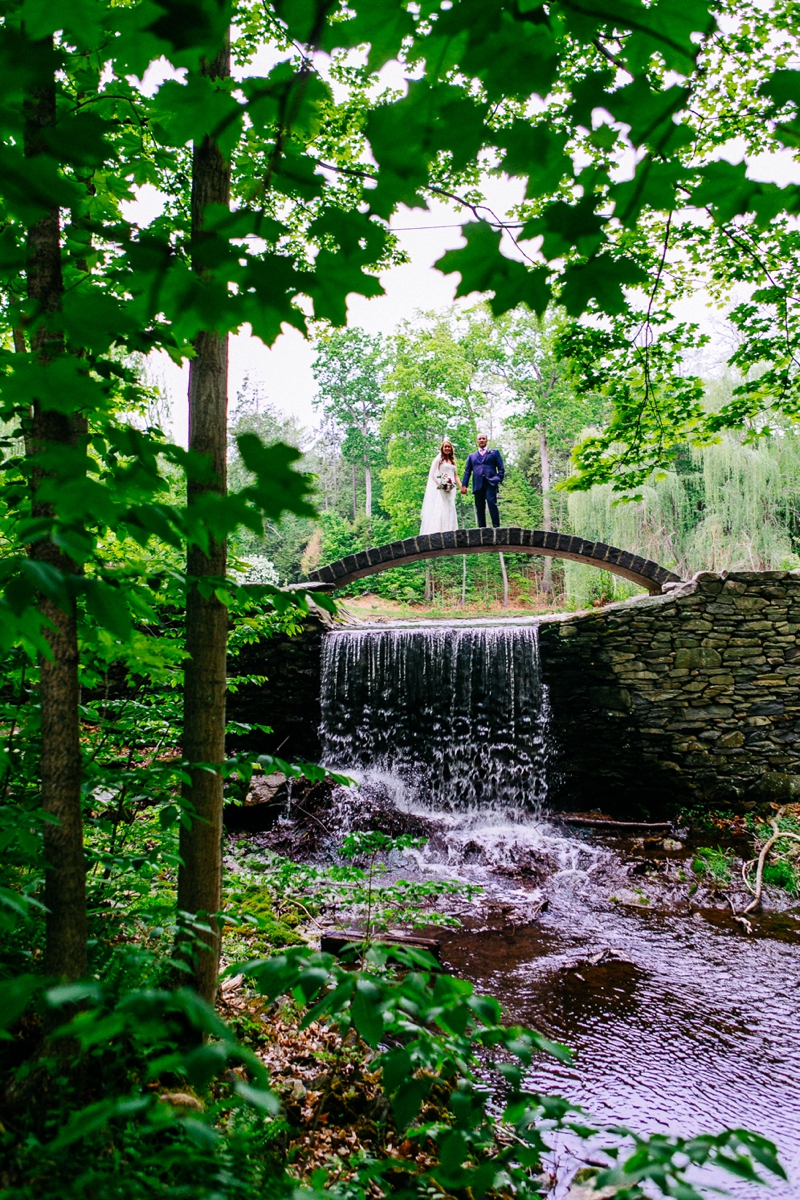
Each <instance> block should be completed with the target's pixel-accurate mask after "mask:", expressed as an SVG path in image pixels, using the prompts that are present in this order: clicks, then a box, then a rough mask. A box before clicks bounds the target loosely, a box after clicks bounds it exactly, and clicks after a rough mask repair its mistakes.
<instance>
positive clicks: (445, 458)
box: [439, 438, 456, 466]
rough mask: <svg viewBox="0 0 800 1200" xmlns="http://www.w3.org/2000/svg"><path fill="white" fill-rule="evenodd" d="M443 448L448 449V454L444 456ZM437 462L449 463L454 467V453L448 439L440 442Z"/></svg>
mask: <svg viewBox="0 0 800 1200" xmlns="http://www.w3.org/2000/svg"><path fill="white" fill-rule="evenodd" d="M445 446H449V447H450V453H449V454H445V452H444V448H445ZM439 461H440V462H451V463H452V464H453V466H455V465H456V452H455V450H454V449H453V443H452V442H451V441H450V438H445V439H444V441H443V442H442V444H441V446H440V447H439Z"/></svg>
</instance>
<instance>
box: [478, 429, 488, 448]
mask: <svg viewBox="0 0 800 1200" xmlns="http://www.w3.org/2000/svg"><path fill="white" fill-rule="evenodd" d="M488 444H489V439H488V437H487V436H486V434H485V433H479V434H478V449H479V450H485V449H486V447H487V445H488Z"/></svg>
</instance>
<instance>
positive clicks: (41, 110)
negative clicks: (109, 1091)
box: [14, 42, 88, 980]
mask: <svg viewBox="0 0 800 1200" xmlns="http://www.w3.org/2000/svg"><path fill="white" fill-rule="evenodd" d="M47 45H48V44H47V43H43V45H42V50H43V51H44V56H45V57H46V56H47ZM49 47H50V48H52V42H51V43H49ZM25 108H26V112H25V119H26V125H25V153H26V155H27V156H28V157H30V158H33V157H35V156H36V155H38V154H41V153H43V152H44V151H45V148H46V141H45V137H44V136H43V135H44V131H45V130H47V129H48V128H49V127H51V126H52V125H54V124H55V119H56V87H55V75H54V76H53V79H52V81H51V80H49V79H48V81H47V83H46V84H44V85H43V86H42V87H41V88H40V89H37V90H35V91H33V92H32V93H31V95H30V98H29V100H28V102H27V103H26V106H25ZM27 291H28V297H29V299H30V300H32V301H33V302H34V304H35V306H36V317H37V318H38V320H37V324H36V325H35V327H34V331H33V334H32V336H31V351H32V352H33V353H34V354H35V355H36V356H37V357H38V358H39V361H40V362H42V363H47V362H50V361H51V359H52V358H53V357H54V356H55V355H58V354H61V353H63V351H64V343H63V338H62V335H61V333H60V332H59V331H58V330H57V329H51V328H50V325H51V320H52V316H53V314H55V313H57V312H58V311H59V309H60V308H61V300H62V296H63V292H64V284H63V279H62V274H61V226H60V219H59V211H58V208H57V207H53V208H52V209H51V210H50V211H49V212H48V213H47V215H46V216H44V217H42V218H41V219H40V220H39V221H37V222H36V224H35V225H33V226H31V228H30V229H29V230H28V235H27ZM14 343H15V347H16V348H17V350H23V351H24V348H25V342H24V338H22V337H21V336H20V338H17V336H16V333H15V337H14ZM32 418H33V420H32V428H31V436H30V438H29V439H28V449H29V451H30V452H32V453H33V454H34V455H35V454H37V453H38V452H40V451H41V450H42V449H44V448H46V447H57V446H63V447H72V446H74V445H75V444H76V442H77V439H78V436H79V435H80V433H81V432H82V431H83V428H84V425H83V422H82V421H81V419H80V418H79V417H70V416H68V415H66V414H64V413H57V412H53V411H51V410H47V409H43V408H42V406H41V404H40V403H39V401H38V400H37V399H34V401H33V410H32ZM43 477H44V472H43V471H42V470H41V468H39V467H37V465H36V464H35V463H34V470H33V514H34V516H37V517H45V518H46V517H50V516H52V508H51V506H50V505H49V504H43V503H40V502H38V501H37V499H36V493H37V491H38V487H39V485H40V483H41V481H42V479H43ZM31 557H32V558H34V559H36V560H37V561H39V562H42V563H47V564H48V565H49V566H52V567H55V568H56V569H57V570H59V571H62V572H63V573H64V574H67V575H69V574H74V573H75V572H76V571H77V567H76V564H75V563H74V562H73V560H72V559H71V558H69V557H68V556H67V555H66V554H64V552H63V551H62V550H60V549H59V548H58V547H57V546H56V545H55V544H54V543H53V542H52V541H49V540H47V541H46V540H42V541H38V542H34V543H33V545H32V547H31ZM40 611H41V613H42V615H43V616H44V617H46V618H47V620H48V621H50V622H52V625H53V628H52V629H49V630H46V631H45V637H46V638H47V641H48V643H49V645H50V649H51V652H52V658H48V657H45V656H42V657H41V658H40V662H39V667H40V679H41V683H40V698H41V705H42V715H41V722H42V731H41V739H42V742H41V745H42V748H41V759H40V774H41V783H42V795H41V803H42V809H43V811H44V812H45V813H46V814H47V815H48V816H49V817H54V818H55V822H52V821H46V822H45V825H44V857H45V887H44V902H45V905H46V908H47V913H46V917H45V960H44V967H45V971H46V973H47V974H48V975H53V976H56V977H58V978H60V979H67V980H75V979H79V978H80V977H81V976H82V975H85V974H86V973H87V970H88V958H87V923H86V862H85V859H84V853H83V814H82V811H81V752H80V739H79V718H78V705H79V687H78V629H77V620H76V614H75V603H74V599H73V598H72V597H70V599H69V600H68V602H67V607H66V608H65V609H62V608H59V607H58V606H57V605H56V604H54V603H53V601H52V600H47V599H45V600H43V601H42V603H41V605H40Z"/></svg>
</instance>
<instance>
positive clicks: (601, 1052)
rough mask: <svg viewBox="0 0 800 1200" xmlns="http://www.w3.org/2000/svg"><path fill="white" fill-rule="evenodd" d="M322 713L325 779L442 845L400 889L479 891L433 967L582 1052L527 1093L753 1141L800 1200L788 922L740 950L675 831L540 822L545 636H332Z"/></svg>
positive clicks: (654, 1125)
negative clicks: (734, 1132) (346, 779)
mask: <svg viewBox="0 0 800 1200" xmlns="http://www.w3.org/2000/svg"><path fill="white" fill-rule="evenodd" d="M322 709H323V722H322V735H323V743H324V746H325V761H326V765H328V766H331V767H335V768H336V769H337V770H342V771H344V772H346V773H348V774H352V775H354V776H355V777H356V778H358V779H359V780H360V782H361V789H360V792H361V799H360V804H361V808H362V810H363V808H364V806H366V808H367V809H369V807H370V804H371V803H374V806H375V812H376V814H379V813H380V811H381V809H383V810H384V811H389V810H393V811H394V812H395V813H397V814H406V816H408V817H413V818H417V819H419V820H421V821H423V822H425V823H427V825H428V827H429V828H430V830H432V836H430V838H429V840H428V844H427V845H426V846H424V847H423V848H421V849H413V850H409V851H406V852H405V853H404V854H403V855H402V856H400V855H394V856H393V859H394V860H395V861H392V862H391V863H390V877H391V874H395V875H396V876H397V877H400V876H402V877H404V878H417V879H425V878H432V877H444V878H448V879H457V880H460V881H462V882H464V883H471V884H477V885H480V887H481V888H482V889H483V891H482V893H481V894H480V895H479V896H476V897H474V898H472V899H470V900H462V901H461V902H460V903H459V904H456V910H457V913H458V916H459V918H460V920H461V926H460V927H459V928H455V929H439V930H437V931H436V933H435V936H436V937H438V938H439V939H440V941H441V943H442V954H443V961H444V963H445V965H446V966H447V967H448V968H450V969H452V970H453V971H454V972H455V973H457V974H459V975H461V976H463V977H465V978H467V979H469V980H471V981H473V982H474V983H475V985H476V987H477V988H478V989H479V990H480V991H482V992H487V993H490V994H492V995H494V996H496V997H497V998H498V999H499V1000H500V1001H501V1002H502V1004H503V1006H504V1009H505V1010H506V1013H507V1015H508V1016H509V1017H510V1019H511V1020H513V1021H514V1022H519V1023H522V1024H528V1025H530V1026H532V1027H534V1028H537V1029H539V1030H540V1031H541V1032H542V1033H544V1034H546V1035H547V1036H548V1037H551V1038H553V1039H555V1040H557V1041H561V1042H564V1043H565V1044H566V1045H568V1046H569V1047H570V1048H571V1049H572V1051H573V1052H574V1055H575V1062H574V1065H573V1066H570V1067H566V1066H563V1065H561V1064H559V1063H558V1062H556V1061H554V1060H550V1059H540V1060H539V1061H537V1062H536V1063H535V1064H534V1067H533V1068H532V1071H531V1074H530V1077H529V1079H528V1084H529V1086H531V1087H532V1088H534V1089H535V1090H541V1091H550V1092H557V1093H560V1094H562V1095H564V1096H566V1097H568V1098H569V1099H570V1100H573V1101H575V1102H577V1103H579V1104H581V1105H583V1106H585V1107H586V1109H587V1110H589V1111H590V1112H591V1113H592V1114H594V1115H595V1116H596V1117H597V1118H599V1119H601V1120H607V1121H620V1122H623V1123H625V1124H627V1125H629V1126H631V1127H632V1128H634V1129H636V1130H639V1131H642V1132H652V1131H658V1130H660V1131H669V1132H671V1133H675V1134H682V1135H691V1134H694V1133H699V1132H710V1131H714V1130H718V1129H720V1128H722V1127H723V1126H731V1127H745V1128H749V1129H753V1130H755V1131H757V1132H759V1133H761V1134H763V1135H765V1136H766V1137H769V1138H770V1139H772V1140H773V1141H775V1142H776V1143H777V1145H778V1147H779V1149H780V1152H781V1156H782V1161H783V1163H784V1166H785V1167H786V1169H787V1171H788V1172H789V1175H790V1178H791V1179H792V1180H793V1181H794V1182H793V1183H789V1184H779V1183H776V1185H775V1187H774V1188H773V1189H772V1190H771V1193H770V1194H771V1195H772V1196H775V1197H780V1198H781V1200H784V1198H786V1200H788V1198H789V1197H796V1196H797V1195H798V1194H800V1087H799V1086H798V1084H799V1083H800V1030H799V1029H798V1020H797V1013H798V997H799V996H800V992H798V989H799V988H800V956H798V952H797V946H798V940H800V906H798V904H797V903H796V902H794V901H792V900H791V899H790V898H788V897H787V896H786V895H785V893H777V894H776V892H774V891H771V892H769V894H768V895H767V897H766V901H765V904H764V911H763V913H762V914H760V915H758V916H756V917H755V918H754V928H753V933H752V935H750V936H748V935H747V934H745V933H744V932H743V930H742V929H741V928H740V927H739V926H738V925H736V924H735V923H734V921H733V919H732V915H731V912H730V909H729V908H728V906H727V904H726V903H725V901H724V899H723V898H721V897H720V896H719V895H718V894H716V893H715V892H714V891H713V889H711V888H709V887H705V886H703V885H702V883H701V885H700V886H699V887H697V888H694V887H693V886H692V885H693V884H694V883H696V876H695V875H694V873H693V872H692V870H691V860H692V857H693V850H694V849H696V846H697V845H698V844H699V843H697V842H695V843H694V844H692V842H691V840H690V839H689V838H688V836H687V831H685V830H683V831H681V830H677V831H675V833H674V834H673V835H670V836H669V837H666V838H665V837H664V836H663V834H662V835H660V836H658V837H656V836H653V837H646V838H645V837H639V838H632V837H626V838H624V839H623V838H609V837H607V836H606V837H603V838H601V837H598V836H597V835H596V834H594V833H590V832H588V831H587V832H584V831H581V830H577V829H575V828H574V827H567V826H565V825H564V824H563V823H559V821H558V818H557V815H555V814H548V811H547V760H548V753H547V744H548V720H549V715H548V706H547V696H546V693H545V689H544V688H543V687H542V684H541V678H540V670H539V657H538V637H537V628H536V622H535V621H524V620H522V621H508V622H504V623H493V622H490V621H474V622H464V623H460V624H459V625H457V626H454V625H442V624H437V623H434V622H419V623H417V624H416V625H409V624H407V623H403V624H401V623H397V624H396V625H393V626H392V625H389V626H387V625H382V626H376V627H368V626H367V627H365V626H359V627H358V628H346V629H343V630H341V631H336V632H333V633H331V634H329V635H328V636H327V637H326V638H325V641H324V646H323V687H322ZM352 804H353V801H352V800H351V799H348V793H346V792H344V793H343V794H342V797H341V799H340V801H339V811H338V812H336V813H335V814H333V816H334V818H335V819H334V821H333V824H335V825H336V826H337V828H341V827H343V826H344V827H346V826H347V823H348V813H349V809H350V807H352ZM373 827H375V828H381V827H384V826H382V823H381V819H380V817H379V816H378V817H377V819H376V820H375V822H374V825H373ZM739 891H740V892H741V893H743V889H742V888H741V887H740V888H739ZM744 903H745V900H744V897H743V895H741V896H740V897H739V908H740V909H741V907H743V906H744ZM731 1180H732V1177H730V1178H729V1177H727V1176H726V1177H725V1179H724V1180H720V1181H719V1182H722V1183H724V1184H725V1186H726V1187H728V1188H729V1190H730V1191H731V1192H733V1194H734V1195H736V1196H740V1197H742V1198H748V1200H749V1198H750V1197H755V1196H758V1195H763V1194H765V1193H764V1191H763V1189H761V1188H757V1187H753V1186H752V1185H749V1184H746V1183H742V1182H737V1181H731Z"/></svg>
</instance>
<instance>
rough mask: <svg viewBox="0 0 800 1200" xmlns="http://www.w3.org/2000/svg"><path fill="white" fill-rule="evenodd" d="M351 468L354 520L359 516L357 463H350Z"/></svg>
mask: <svg viewBox="0 0 800 1200" xmlns="http://www.w3.org/2000/svg"><path fill="white" fill-rule="evenodd" d="M350 470H351V472H352V480H353V520H354V521H355V519H356V517H357V516H358V490H357V488H356V464H355V463H351V464H350Z"/></svg>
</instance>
